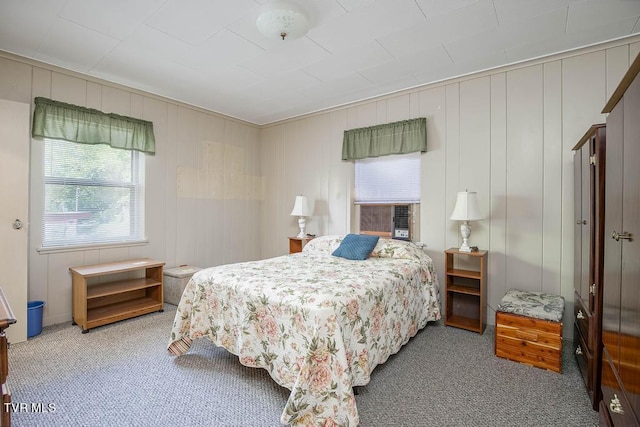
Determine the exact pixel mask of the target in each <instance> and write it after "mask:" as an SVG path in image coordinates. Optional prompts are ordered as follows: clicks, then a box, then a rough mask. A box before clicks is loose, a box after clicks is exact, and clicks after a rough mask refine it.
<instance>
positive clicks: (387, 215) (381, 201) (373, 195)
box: [355, 152, 420, 240]
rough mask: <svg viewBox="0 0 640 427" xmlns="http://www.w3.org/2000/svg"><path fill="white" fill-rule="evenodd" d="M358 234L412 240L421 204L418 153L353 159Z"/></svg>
mask: <svg viewBox="0 0 640 427" xmlns="http://www.w3.org/2000/svg"><path fill="white" fill-rule="evenodd" d="M355 196H356V197H355V203H356V204H358V205H360V208H359V211H358V212H359V216H360V232H361V233H363V234H376V235H379V236H383V237H393V238H398V239H405V240H412V238H413V236H414V229H415V227H414V226H415V221H416V219H417V218H419V215H417V214H416V209H417V204H418V203H420V153H418V152H416V153H411V154H401V155H391V156H384V157H375V158H366V159H362V160H356V164H355Z"/></svg>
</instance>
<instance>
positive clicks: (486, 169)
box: [260, 38, 640, 335]
mask: <svg viewBox="0 0 640 427" xmlns="http://www.w3.org/2000/svg"><path fill="white" fill-rule="evenodd" d="M638 40H639V39H638V38H635V39H628V40H627V41H625V42H618V43H609V44H605V45H601V46H599V47H593V48H589V49H584V50H581V51H575V52H572V53H567V54H563V55H556V56H554V57H549V58H546V59H540V60H536V61H529V62H526V63H521V64H519V65H517V66H511V67H507V68H502V69H496V70H492V71H486V72H482V73H476V74H474V75H470V76H466V77H462V78H458V79H455V80H450V81H446V82H442V83H439V84H433V85H429V86H425V87H422V88H416V89H413V90H409V91H405V92H401V93H398V94H395V95H390V96H385V97H380V98H377V99H374V100H370V101H366V102H362V103H359V104H357V105H352V106H348V107H344V108H336V109H332V110H330V111H326V112H319V113H316V114H313V115H310V116H308V117H303V118H299V119H294V120H289V121H285V122H281V123H277V124H274V125H271V126H267V127H264V128H263V129H262V130H261V138H260V139H261V142H262V145H263V147H262V167H263V172H264V176H265V186H266V192H265V194H266V198H265V204H264V207H265V215H264V216H263V217H262V236H263V238H262V255H263V256H265V257H269V256H274V255H279V254H282V253H284V252H285V251H286V245H287V236H293V235H295V234H296V230H297V227H296V219H295V218H292V217H290V216H289V212H290V209H291V207H292V206H293V201H294V197H295V195H296V194H300V193H303V194H305V195H307V196H308V197H310V199H311V200H315V204H316V209H315V211H314V214H313V217H312V218H311V219H310V220H309V221H307V230H308V232H310V233H316V234H319V235H323V234H339V233H345V232H349V231H351V230H355V229H356V227H355V225H354V224H353V222H352V219H353V216H354V215H353V211H354V207H353V203H352V199H353V164H352V162H344V161H342V160H341V159H340V157H341V156H340V153H341V146H342V135H343V132H344V130H347V129H351V128H356V127H362V126H371V125H376V124H382V123H388V122H392V121H396V120H403V119H409V118H416V117H427V140H428V143H427V145H428V151H427V153H425V154H423V155H422V177H423V178H422V196H421V198H422V203H421V214H420V221H421V226H420V236H419V240H420V241H422V242H424V243H426V244H427V252H428V253H429V255H430V256H431V257H432V258H433V259H434V261H435V263H436V269H437V272H438V275H439V277H440V278H441V280H440V283H441V285H442V284H443V282H444V280H443V277H444V276H443V274H444V271H443V269H444V257H443V251H444V250H445V249H447V248H449V247H456V246H459V245H460V238H459V224H458V222H456V221H451V220H450V219H449V216H450V215H451V212H452V210H453V206H454V204H455V199H456V193H457V192H458V191H462V190H465V189H468V190H469V191H476V192H478V199H479V203H480V209H481V210H482V212H484V213H485V215H486V219H484V220H482V221H473V222H472V224H471V225H472V234H471V242H472V243H473V244H475V245H478V246H479V247H481V248H485V249H488V250H489V251H490V254H489V277H488V291H489V292H488V299H489V301H488V303H489V319H488V320H489V323H491V324H493V323H494V319H493V316H494V310H495V307H496V305H497V303H498V302H499V300H500V299H501V298H502V296H503V295H504V293H505V292H506V291H507V290H508V289H510V288H520V289H523V290H531V291H544V292H550V293H555V294H560V295H562V296H564V297H565V299H566V302H567V305H566V310H565V334H566V335H571V327H572V325H573V323H572V319H571V317H572V315H571V314H572V313H573V307H572V306H571V305H572V301H573V224H572V218H573V205H572V203H573V175H572V161H573V153H572V151H571V148H572V147H573V146H574V145H575V143H576V142H577V141H578V140H579V138H580V137H581V136H582V135H583V134H584V132H585V131H586V130H587V129H588V127H589V126H590V125H591V124H594V123H602V122H604V121H605V116H604V115H602V114H601V113H600V112H601V110H602V108H603V107H604V105H605V103H606V101H607V99H608V98H609V96H610V95H611V93H612V92H613V90H614V89H615V87H616V86H617V84H618V82H619V81H620V79H621V78H622V76H623V74H624V73H625V71H626V70H627V68H628V67H629V65H630V63H631V61H632V60H633V59H634V58H635V56H636V55H637V54H638V51H639V50H640V45H639V43H638ZM443 297H444V295H443Z"/></svg>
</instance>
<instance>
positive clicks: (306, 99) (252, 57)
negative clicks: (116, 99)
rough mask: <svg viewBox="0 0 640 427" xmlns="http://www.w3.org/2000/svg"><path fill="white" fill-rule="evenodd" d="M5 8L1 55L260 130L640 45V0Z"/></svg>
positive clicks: (35, 1)
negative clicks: (631, 39) (270, 19)
mask: <svg viewBox="0 0 640 427" xmlns="http://www.w3.org/2000/svg"><path fill="white" fill-rule="evenodd" d="M298 2H299V4H300V5H302V6H303V7H304V8H305V9H306V10H307V12H308V15H309V19H310V21H311V29H310V30H309V31H308V33H307V34H306V35H305V36H304V37H302V38H299V39H295V40H284V41H283V40H279V39H274V40H272V39H267V38H265V37H263V36H262V35H261V34H260V33H259V32H258V30H257V28H256V25H255V22H256V18H257V16H258V13H259V12H260V11H261V10H262V9H263V8H264V7H265V6H266V4H267V3H268V1H267V0H134V1H131V0H0V50H4V51H6V52H10V53H14V54H17V55H20V56H24V57H27V58H31V59H35V60H38V61H42V62H45V63H48V64H52V65H56V66H59V67H63V68H66V69H69V70H73V71H77V72H80V73H83V74H86V75H89V76H93V77H97V78H101V79H104V80H107V81H110V82H114V83H119V84H122V85H126V86H129V87H132V88H136V89H140V90H143V91H146V92H151V93H154V94H157V95H161V96H164V97H167V98H171V99H174V100H178V101H182V102H184V103H187V104H190V105H194V106H198V107H202V108H205V109H207V110H211V111H215V112H219V113H222V114H225V115H227V116H231V117H235V118H238V119H242V120H245V121H248V122H251V123H255V124H258V125H263V124H268V123H273V122H276V121H279V120H282V119H286V118H290V117H295V116H299V115H302V114H306V113H310V112H314V111H319V110H323V109H326V108H329V107H334V106H338V105H344V104H348V103H351V102H354V101H359V100H363V99H367V98H371V97H375V96H379V95H383V94H389V93H393V92H396V91H399V90H402V89H407V88H411V87H415V86H419V85H423V84H427V83H432V82H435V81H440V80H443V79H447V78H451V77H455V76H460V75H464V74H468V73H471V72H475V71H479V70H485V69H489V68H493V67H497V66H501V65H506V64H511V63H516V62H519V61H522V60H525V59H529V58H533V57H539V56H544V55H548V54H552V53H557V52H561V51H566V50H570V49H574V48H578V47H583V46H588V45H591V44H594V43H599V42H603V41H609V40H613V39H617V38H620V37H625V36H629V35H633V34H636V33H638V32H640V23H639V22H638V20H639V17H640V0H298Z"/></svg>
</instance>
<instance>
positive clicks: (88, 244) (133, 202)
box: [38, 138, 148, 253]
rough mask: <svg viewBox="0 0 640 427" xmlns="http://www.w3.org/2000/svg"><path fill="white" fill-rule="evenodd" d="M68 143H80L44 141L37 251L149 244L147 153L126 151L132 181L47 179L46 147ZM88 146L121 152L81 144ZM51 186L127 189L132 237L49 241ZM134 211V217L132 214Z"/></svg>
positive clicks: (130, 235)
mask: <svg viewBox="0 0 640 427" xmlns="http://www.w3.org/2000/svg"><path fill="white" fill-rule="evenodd" d="M57 142H65V143H68V144H80V143H76V142H72V141H64V140H56V139H52V138H43V151H42V153H43V155H42V161H41V162H40V170H41V177H42V180H41V184H42V186H41V188H42V205H41V207H40V214H41V215H42V216H41V220H42V223H41V236H40V245H41V246H40V248H38V252H41V253H42V252H45V253H46V252H65V251H73V250H84V249H86V248H104V247H120V246H135V245H141V244H146V243H148V241H147V240H146V237H145V215H144V212H145V189H144V183H145V154H144V153H143V152H140V151H137V150H125V151H128V152H129V159H130V165H129V167H130V168H131V171H130V173H131V181H111V180H96V179H90V178H77V177H76V178H67V177H64V176H48V175H46V174H45V168H46V159H45V154H44V153H45V152H46V150H47V148H46V146H45V144H49V143H57ZM81 145H84V146H89V147H96V149H97V147H105V146H106V147H109V149H114V150H121V149H119V148H113V147H110V146H108V145H103V144H94V145H88V144H81ZM48 185H63V186H72V187H73V186H83V187H100V188H122V189H127V190H128V191H129V193H130V196H129V203H130V204H129V206H130V212H132V214H131V217H130V221H129V234H128V237H125V238H116V239H95V238H94V239H90V240H89V239H87V240H82V239H57V240H50V241H47V240H46V237H47V233H46V230H47V226H48V225H49V224H50V222H47V219H46V215H47V212H46V209H47V206H46V199H47V186H48ZM134 212H135V214H133V213H134Z"/></svg>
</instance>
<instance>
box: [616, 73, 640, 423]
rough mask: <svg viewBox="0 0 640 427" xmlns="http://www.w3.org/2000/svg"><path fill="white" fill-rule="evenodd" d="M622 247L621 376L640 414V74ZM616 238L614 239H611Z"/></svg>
mask: <svg viewBox="0 0 640 427" xmlns="http://www.w3.org/2000/svg"><path fill="white" fill-rule="evenodd" d="M624 101H625V104H624V145H623V148H622V149H623V156H622V159H623V163H622V165H623V167H622V170H623V184H622V194H623V196H622V197H623V198H622V227H621V228H619V229H613V230H612V233H613V232H617V233H618V236H617V237H618V238H619V239H620V240H619V244H620V246H621V250H622V276H621V286H620V361H619V364H620V365H619V373H620V380H621V381H622V384H623V386H624V388H625V389H626V391H627V399H628V400H629V403H630V404H631V406H632V410H633V412H634V414H635V416H636V417H640V240H638V239H640V78H638V77H636V79H635V80H634V82H633V83H632V84H631V85H630V86H629V88H628V89H627V91H626V92H625V96H624ZM612 240H614V241H615V239H612Z"/></svg>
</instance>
